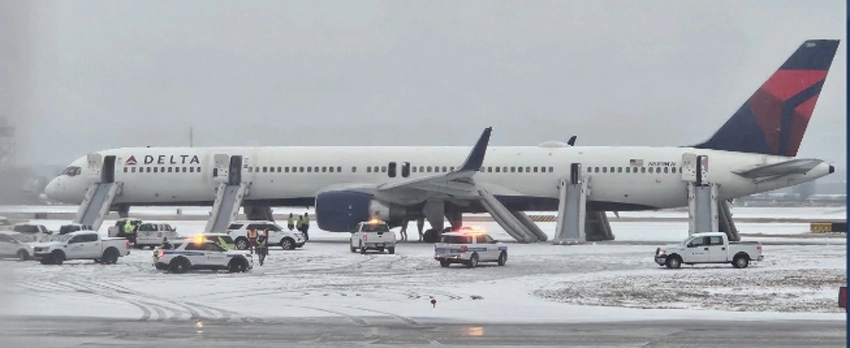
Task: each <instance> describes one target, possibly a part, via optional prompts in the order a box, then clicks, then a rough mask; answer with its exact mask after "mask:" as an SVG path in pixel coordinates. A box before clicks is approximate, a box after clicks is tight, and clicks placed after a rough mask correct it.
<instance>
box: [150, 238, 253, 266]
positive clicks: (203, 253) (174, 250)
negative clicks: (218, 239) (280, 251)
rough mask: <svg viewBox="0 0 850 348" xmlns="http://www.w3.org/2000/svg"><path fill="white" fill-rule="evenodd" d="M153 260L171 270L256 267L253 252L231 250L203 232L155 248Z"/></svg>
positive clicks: (156, 264) (155, 263) (157, 264)
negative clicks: (202, 233)
mask: <svg viewBox="0 0 850 348" xmlns="http://www.w3.org/2000/svg"><path fill="white" fill-rule="evenodd" d="M153 264H154V267H156V269H158V270H161V271H168V272H171V273H186V272H188V271H189V270H200V269H206V270H227V271H230V272H247V271H250V270H251V269H253V268H254V259H253V257H252V256H251V255H250V254H247V253H245V252H242V251H229V250H227V249H224V248H222V247H221V246H219V245H218V244H216V243H214V242H212V241H209V240H207V239H206V238H205V237H204V236H202V235H199V236H195V237H193V238H185V239H180V240H175V241H173V242H171V241H169V242H166V243H164V244H163V245H162V246H160V247H157V248H154V251H153Z"/></svg>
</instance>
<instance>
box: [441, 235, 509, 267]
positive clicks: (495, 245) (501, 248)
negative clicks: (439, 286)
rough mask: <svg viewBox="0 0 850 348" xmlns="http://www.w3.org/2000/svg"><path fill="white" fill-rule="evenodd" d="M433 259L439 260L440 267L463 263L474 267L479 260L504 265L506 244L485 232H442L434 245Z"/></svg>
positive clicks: (506, 253)
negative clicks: (438, 240)
mask: <svg viewBox="0 0 850 348" xmlns="http://www.w3.org/2000/svg"><path fill="white" fill-rule="evenodd" d="M434 259H435V260H437V261H440V266H442V267H449V265H451V264H452V263H463V264H466V266H467V267H471V268H474V267H477V266H478V263H479V262H496V263H497V264H498V265H499V266H504V265H505V263H507V262H508V246H507V245H504V244H502V243H500V242H499V241H497V240H495V239H493V238H491V237H490V235H488V234H487V233H485V232H474V231H468V230H463V231H461V232H444V233H443V234H442V236H440V242H439V243H437V244H435V245H434Z"/></svg>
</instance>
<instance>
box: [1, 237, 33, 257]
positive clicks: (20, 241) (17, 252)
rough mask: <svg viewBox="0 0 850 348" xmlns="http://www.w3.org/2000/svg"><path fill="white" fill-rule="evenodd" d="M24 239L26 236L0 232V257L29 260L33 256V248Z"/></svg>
mask: <svg viewBox="0 0 850 348" xmlns="http://www.w3.org/2000/svg"><path fill="white" fill-rule="evenodd" d="M25 238H26V236H24V235H23V234H21V233H19V232H12V231H0V257H2V258H7V257H14V258H17V259H18V260H21V261H25V260H29V259H30V258H31V257H32V255H33V248H32V245H30V244H29V243H27V242H26V241H25Z"/></svg>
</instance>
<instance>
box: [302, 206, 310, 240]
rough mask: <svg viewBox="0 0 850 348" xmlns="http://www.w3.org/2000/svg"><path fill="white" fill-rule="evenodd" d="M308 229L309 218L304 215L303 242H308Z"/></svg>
mask: <svg viewBox="0 0 850 348" xmlns="http://www.w3.org/2000/svg"><path fill="white" fill-rule="evenodd" d="M309 229H310V217H309V216H307V213H304V231H303V232H304V240H305V241H308V240H310V235H309V234H308V233H307V230H309Z"/></svg>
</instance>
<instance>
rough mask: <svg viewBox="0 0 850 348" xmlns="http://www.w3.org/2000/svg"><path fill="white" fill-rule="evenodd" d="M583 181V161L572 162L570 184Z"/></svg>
mask: <svg viewBox="0 0 850 348" xmlns="http://www.w3.org/2000/svg"><path fill="white" fill-rule="evenodd" d="M580 181H581V163H570V184H578V183H579V182H580Z"/></svg>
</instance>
